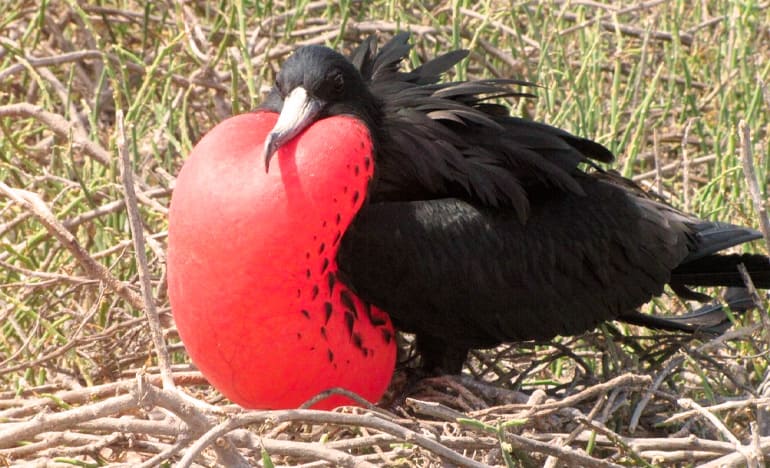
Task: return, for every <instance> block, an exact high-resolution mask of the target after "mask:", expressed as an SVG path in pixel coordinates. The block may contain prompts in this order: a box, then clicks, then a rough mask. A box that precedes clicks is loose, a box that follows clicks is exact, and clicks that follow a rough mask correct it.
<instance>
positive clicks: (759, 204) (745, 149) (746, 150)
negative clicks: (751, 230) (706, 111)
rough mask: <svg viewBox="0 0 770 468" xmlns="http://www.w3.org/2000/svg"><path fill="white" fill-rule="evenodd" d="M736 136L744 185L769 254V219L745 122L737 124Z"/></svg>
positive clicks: (749, 130)
mask: <svg viewBox="0 0 770 468" xmlns="http://www.w3.org/2000/svg"><path fill="white" fill-rule="evenodd" d="M738 134H739V135H738V136H739V137H740V138H739V139H740V142H741V162H742V163H743V174H744V175H745V176H746V183H747V184H748V186H749V194H750V195H751V201H752V202H753V203H754V210H755V211H756V212H757V216H759V228H760V229H761V230H762V235H763V236H764V237H765V244H766V246H767V250H768V251H769V252H770V219H768V217H767V207H765V204H764V202H763V201H762V195H761V193H762V192H760V190H759V182H758V181H757V171H756V169H755V168H754V158H753V155H752V150H751V129H750V128H749V126H748V125H746V121H744V120H741V121H740V122H738Z"/></svg>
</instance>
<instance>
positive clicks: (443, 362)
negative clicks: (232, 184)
mask: <svg viewBox="0 0 770 468" xmlns="http://www.w3.org/2000/svg"><path fill="white" fill-rule="evenodd" d="M407 41H408V35H407V34H399V35H397V36H395V37H394V38H393V39H392V40H391V41H390V42H388V43H387V44H386V45H385V46H384V47H383V48H382V50H380V51H379V52H378V51H377V50H376V43H375V41H374V39H371V38H370V39H368V40H366V41H364V42H363V43H362V45H361V46H360V47H359V48H358V49H357V50H356V51H355V52H354V53H353V54H352V56H351V57H350V59H349V60H348V59H345V58H344V57H343V56H341V55H339V54H337V53H336V52H333V51H332V50H330V49H328V48H325V47H320V46H309V47H303V48H300V49H298V50H297V51H296V52H295V53H294V55H293V56H292V57H290V58H289V59H288V60H287V62H286V63H285V65H284V66H283V68H282V69H281V71H280V73H279V74H278V77H277V82H276V87H275V89H274V90H273V91H272V92H271V94H270V96H269V97H268V98H267V99H266V101H265V103H264V104H263V106H262V108H264V109H269V110H274V111H277V112H283V111H284V110H285V109H284V107H285V106H284V100H286V102H289V99H292V98H291V96H293V95H294V94H292V92H293V91H294V90H296V89H297V88H300V87H301V88H302V89H303V93H305V94H306V96H305V94H303V95H302V97H303V98H304V99H306V100H307V101H309V102H312V106H310V105H308V106H306V107H304V108H303V109H305V110H304V111H303V112H305V113H304V114H302V115H301V116H300V117H297V118H296V119H294V120H293V121H292V122H290V123H289V124H284V123H281V120H280V119H279V124H278V125H277V126H276V129H275V130H274V132H273V133H274V135H272V134H271V137H270V138H271V144H270V145H268V146H269V147H270V148H269V149H267V150H266V160H267V161H269V158H270V156H271V154H272V152H273V151H274V148H275V147H277V146H280V144H281V143H283V142H285V141H287V140H288V139H290V138H291V137H293V135H295V134H296V133H297V132H298V131H300V130H301V129H302V128H304V127H305V126H307V125H309V124H310V123H312V121H314V120H317V119H319V118H322V117H325V116H329V115H339V114H350V115H353V116H356V117H357V118H360V119H361V120H363V121H364V122H365V123H366V124H367V126H368V128H369V129H370V132H371V134H372V139H373V142H374V148H375V178H374V180H373V181H372V183H371V185H370V187H369V193H368V194H367V202H366V203H365V205H364V206H363V208H362V209H361V211H360V212H359V213H358V215H357V216H356V218H355V220H354V222H353V224H352V225H351V226H350V228H349V229H348V230H347V231H346V232H345V234H344V236H343V239H342V242H341V245H340V250H339V253H338V255H337V263H338V266H339V269H340V272H339V276H340V279H341V280H342V281H344V282H345V283H347V285H348V286H350V287H351V288H352V289H353V290H354V291H355V292H356V294H358V295H359V296H360V297H361V298H362V299H364V300H365V301H368V302H370V303H372V304H375V305H377V306H379V307H380V308H382V309H384V310H386V311H387V312H388V313H389V314H390V315H391V317H392V319H393V321H394V323H395V325H396V326H397V327H398V328H399V329H401V330H404V331H408V332H413V333H416V335H417V341H418V349H419V350H420V352H421V354H422V356H423V366H424V367H426V368H428V370H435V369H441V370H443V371H446V372H458V371H459V370H460V368H461V366H462V363H463V361H464V359H465V355H466V353H467V351H468V350H469V349H472V348H485V347H491V346H495V345H497V344H499V343H503V342H509V341H518V340H529V339H548V338H551V337H553V336H555V335H559V334H561V335H569V334H576V333H581V332H583V331H586V330H589V329H591V328H593V327H595V326H596V325H597V324H599V323H601V322H603V321H606V320H612V319H619V320H623V321H626V322H629V323H635V324H640V325H646V326H651V327H656V328H668V329H682V330H692V329H693V327H694V326H696V325H697V323H698V322H697V320H696V319H695V318H693V320H692V323H686V322H685V321H678V320H668V319H663V318H659V317H652V316H649V315H644V314H641V313H639V312H637V311H636V308H637V307H638V306H640V305H642V304H644V303H645V302H647V301H648V300H650V299H651V298H652V297H653V296H656V295H659V294H661V293H662V292H663V287H664V285H666V284H670V285H671V287H672V288H673V290H674V291H676V292H677V293H678V294H680V295H682V296H683V297H685V298H695V299H704V296H703V295H702V294H699V293H695V292H693V291H691V290H690V289H689V287H690V286H717V285H724V286H740V285H741V284H742V282H741V279H740V276H739V274H738V271H737V264H738V263H745V264H746V266H747V267H748V268H749V270H750V271H751V272H752V274H753V276H754V281H755V283H756V284H757V286H758V287H762V288H768V287H770V262H769V261H768V258H767V257H765V256H762V255H719V254H718V252H719V251H721V250H723V249H725V248H728V247H731V246H734V245H737V244H740V243H743V242H747V241H750V240H753V239H756V238H758V237H760V236H759V233H758V232H756V231H754V230H751V229H747V228H742V227H739V226H733V225H729V224H723V223H715V222H708V221H702V220H699V219H697V218H695V217H693V216H691V215H687V214H684V213H682V212H679V211H677V210H675V209H673V208H672V207H670V206H669V205H667V204H665V203H662V202H660V201H657V200H655V199H654V198H652V197H649V196H647V194H646V193H644V192H643V191H642V190H641V189H639V188H638V187H636V186H635V185H634V184H633V183H632V182H631V181H629V180H627V179H623V178H622V177H620V176H619V175H617V174H615V173H612V172H609V171H604V170H602V169H600V168H599V167H598V166H597V165H596V164H595V163H594V162H593V161H600V162H610V161H611V160H612V159H613V156H612V154H611V153H610V152H609V151H608V150H607V149H606V148H604V147H603V146H601V145H599V144H598V143H595V142H593V141H591V140H588V139H584V138H580V137H577V136H575V135H572V134H570V133H568V132H565V131H563V130H560V129H557V128H554V127H551V126H549V125H546V124H542V123H538V122H534V121H531V120H526V119H522V118H516V117H511V116H510V115H509V113H508V111H507V109H506V108H505V107H504V106H502V105H500V104H497V103H493V102H490V99H493V98H499V97H510V96H529V94H527V93H521V92H517V91H514V90H513V89H512V88H511V87H512V86H524V87H529V86H532V85H531V84H530V83H526V82H522V81H517V80H480V81H464V82H448V83H440V82H439V79H440V77H441V75H442V74H443V73H444V72H446V71H447V70H449V69H450V68H451V67H452V66H454V65H455V64H456V63H457V62H458V61H460V60H462V59H463V58H464V57H465V56H466V55H467V52H465V51H454V52H450V53H448V54H445V55H442V56H440V57H438V58H436V59H433V60H431V61H429V62H426V63H425V64H423V65H422V66H420V67H418V68H416V69H414V70H412V71H410V72H404V71H401V69H400V64H401V62H402V61H403V60H404V58H405V57H406V55H407V54H408V52H409V45H408V44H407ZM292 102H294V101H292ZM281 118H282V119H283V118H284V116H283V115H282V116H281ZM289 120H290V117H287V118H286V121H287V122H288V121H289ZM279 127H281V128H279ZM284 127H286V128H284ZM693 324H695V325H693Z"/></svg>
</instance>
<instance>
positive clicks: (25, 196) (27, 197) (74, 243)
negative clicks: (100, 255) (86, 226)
mask: <svg viewBox="0 0 770 468" xmlns="http://www.w3.org/2000/svg"><path fill="white" fill-rule="evenodd" d="M0 193H4V194H5V195H6V196H7V197H8V198H10V199H11V200H13V201H14V202H15V203H17V204H18V205H20V206H22V207H23V208H24V209H26V210H27V211H29V212H30V213H32V214H34V215H35V217H37V219H38V220H39V221H40V222H41V223H42V224H43V226H45V228H46V229H48V232H50V233H51V234H52V235H53V236H54V237H56V239H58V240H59V242H61V244H62V245H63V246H64V247H66V248H67V250H69V251H70V253H72V256H73V257H75V259H76V260H77V261H78V263H80V265H81V266H82V267H83V269H84V270H85V271H86V274H87V275H88V276H89V277H90V278H94V279H97V280H99V281H102V282H104V284H106V285H107V287H108V288H110V289H111V290H113V291H115V293H117V294H118V295H119V296H120V297H122V298H123V299H124V300H125V301H126V302H128V303H129V304H131V305H132V306H133V307H135V308H137V309H140V310H141V309H142V308H144V301H143V300H142V298H141V297H140V296H139V295H138V294H136V293H135V292H134V291H132V290H131V289H129V287H128V285H126V284H125V283H123V282H122V281H120V280H118V279H117V278H115V277H114V276H113V275H112V273H110V271H109V270H108V269H107V268H106V267H105V266H104V265H102V264H101V263H99V262H97V261H96V260H94V259H93V257H91V255H90V254H89V253H88V251H87V250H86V249H84V248H83V246H82V245H80V243H79V242H78V240H77V239H76V238H75V236H74V235H73V234H72V233H71V232H69V231H68V230H67V229H66V228H65V227H64V226H62V224H61V223H60V222H59V220H57V219H56V217H55V216H54V215H53V213H51V210H49V209H48V205H46V204H45V202H43V200H41V199H40V196H39V195H37V194H36V193H33V192H29V191H27V190H21V189H14V188H11V187H9V186H8V185H6V184H5V182H2V181H0Z"/></svg>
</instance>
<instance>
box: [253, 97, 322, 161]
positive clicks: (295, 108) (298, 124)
mask: <svg viewBox="0 0 770 468" xmlns="http://www.w3.org/2000/svg"><path fill="white" fill-rule="evenodd" d="M321 109H323V102H322V101H320V100H318V99H315V98H312V97H310V96H309V95H308V93H307V91H306V90H305V88H303V87H302V86H298V87H296V88H294V89H293V90H292V91H291V92H290V93H289V95H288V96H286V99H284V101H283V109H281V115H279V116H278V122H276V123H275V127H273V130H272V131H271V132H270V133H269V134H268V135H267V138H266V139H265V148H264V152H263V157H264V159H265V172H268V171H269V170H270V159H272V157H273V155H274V154H275V152H276V151H278V148H280V147H281V146H283V145H284V144H285V143H286V142H288V141H289V140H291V139H292V138H294V137H295V136H297V135H298V134H299V133H300V132H301V131H302V130H304V129H305V127H307V126H308V125H310V124H312V123H313V122H314V121H315V119H316V117H317V116H318V114H319V113H320V112H321Z"/></svg>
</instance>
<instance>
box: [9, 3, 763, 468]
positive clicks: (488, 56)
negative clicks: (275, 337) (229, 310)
mask: <svg viewBox="0 0 770 468" xmlns="http://www.w3.org/2000/svg"><path fill="white" fill-rule="evenodd" d="M0 7H2V14H1V15H0V233H2V244H1V245H2V249H1V250H0V274H1V275H2V281H1V282H0V320H1V323H2V329H1V330H0V385H2V393H0V418H2V419H0V421H1V422H0V463H4V464H10V465H16V464H20V465H21V464H26V463H29V464H32V465H35V466H64V465H67V466H69V465H77V466H89V467H90V466H101V465H120V464H124V465H130V466H156V465H160V464H165V465H168V464H176V463H179V464H181V465H182V466H190V465H191V464H194V465H202V466H213V465H217V464H220V465H228V466H238V465H243V466H246V465H249V464H252V465H253V464H261V466H273V465H297V466H306V467H310V466H313V467H320V466H338V465H340V466H373V465H397V466H455V465H457V466H487V465H498V466H499V465H502V466H505V465H507V466H541V465H547V466H579V465H582V466H590V467H593V466H597V467H598V466H618V465H631V466H637V465H661V466H693V465H700V464H703V466H743V465H746V464H749V465H751V466H761V465H762V464H764V463H765V462H764V460H765V459H766V457H768V456H770V419H768V414H767V413H766V411H767V405H768V397H769V396H770V393H768V391H767V387H768V384H767V382H766V380H765V378H766V375H767V371H768V356H767V351H768V349H770V347H768V344H769V343H770V329H768V328H767V327H766V324H767V315H766V312H767V308H766V306H765V307H764V309H763V310H764V311H763V312H762V313H760V312H757V311H755V312H752V313H749V314H747V315H746V316H743V317H736V319H735V322H736V323H735V324H734V326H733V327H732V329H731V330H730V331H729V332H728V333H726V334H725V335H724V336H721V337H717V338H714V337H694V338H693V337H690V336H683V335H676V334H669V333H653V332H649V331H647V330H640V329H637V328H634V327H620V326H619V325H618V324H607V325H605V326H603V327H601V328H600V329H598V330H595V331H593V332H590V333H587V334H586V335H584V336H580V337H565V338H560V339H558V340H556V341H555V342H553V343H524V344H518V345H516V346H510V347H503V348H501V349H498V350H492V351H485V352H474V353H473V355H472V358H471V359H470V361H469V364H468V369H467V373H468V375H470V376H473V378H469V377H467V376H466V378H463V379H453V380H452V379H439V380H434V381H432V382H426V383H425V384H424V385H423V386H422V388H420V389H419V391H418V392H417V393H416V394H415V395H414V398H412V399H409V400H406V401H405V402H403V404H399V405H396V406H395V407H394V406H392V405H391V406H386V407H385V409H383V408H374V407H371V408H341V409H339V410H338V411H335V412H318V411H311V410H296V411H275V412H254V411H242V410H240V409H239V408H237V407H233V406H232V405H228V403H227V402H226V401H223V400H222V399H221V397H219V396H218V395H217V393H216V392H215V391H214V390H212V389H211V388H210V387H208V386H207V385H206V384H205V381H204V380H203V379H202V377H201V376H200V375H199V374H198V373H197V372H195V370H194V369H193V368H191V366H190V365H189V364H188V362H189V361H188V359H187V357H186V355H185V353H184V349H183V347H182V345H181V344H180V342H179V339H178V337H177V335H176V333H175V329H174V324H173V321H172V319H171V316H170V314H169V308H168V301H167V296H166V292H165V262H164V250H165V237H166V231H165V229H166V215H167V207H168V201H169V195H170V193H171V191H172V189H173V184H174V174H176V173H177V172H178V170H179V167H180V165H181V163H182V161H183V160H184V157H185V155H186V154H187V153H188V152H189V150H190V148H191V147H192V145H193V144H194V143H195V141H197V140H198V139H199V138H200V136H201V135H202V134H203V133H205V131H206V130H207V129H209V128H211V127H212V126H213V125H215V123H216V122H218V121H220V120H222V119H224V118H225V117H227V116H229V115H232V114H235V113H240V112H244V111H248V110H249V109H252V108H254V107H255V106H256V105H258V103H259V102H260V100H261V98H262V95H263V93H264V91H265V90H266V89H267V88H268V87H269V86H270V84H271V83H272V79H273V75H274V72H275V71H276V70H277V68H278V67H279V65H280V63H281V61H282V60H283V59H285V57H286V56H287V54H289V53H290V52H291V50H292V49H293V48H295V47H296V46H297V45H299V44H308V43H326V44H329V45H331V46H333V47H336V48H339V49H345V50H349V49H350V48H351V47H352V46H353V45H355V44H356V43H357V41H358V40H360V38H362V37H364V36H365V35H368V34H372V33H376V34H379V35H381V36H382V37H383V40H384V39H385V38H387V37H388V36H389V35H391V34H392V33H394V32H395V31H398V30H405V29H408V30H411V31H413V32H414V38H413V40H414V43H415V48H414V52H413V54H412V61H413V64H414V63H419V61H420V59H421V58H425V57H429V56H432V55H434V54H435V53H437V52H440V51H446V50H449V49H451V48H456V47H465V48H469V49H470V50H471V51H472V55H471V58H470V60H468V61H467V62H466V63H464V64H462V65H461V66H460V67H458V69H457V70H456V71H455V73H456V75H457V76H459V77H461V78H462V77H489V76H504V77H518V78H523V79H527V80H530V81H534V82H537V83H540V84H541V85H542V88H539V89H538V90H537V91H536V93H537V95H538V99H536V100H529V101H518V102H511V105H512V108H513V111H514V112H516V113H518V114H524V115H528V116H531V117H532V118H535V119H538V120H545V121H548V122H550V123H552V124H555V125H558V126H562V127H564V128H567V129H569V130H571V131H573V132H575V133H578V134H580V135H583V136H589V137H592V138H595V139H597V140H598V141H600V142H601V143H603V144H605V145H607V146H608V147H609V148H611V149H612V150H613V151H614V152H616V154H618V159H619V160H618V163H617V165H616V167H617V168H618V169H619V170H620V171H621V172H623V173H624V174H625V175H628V176H634V178H635V180H637V181H638V182H640V183H641V184H643V185H645V186H647V187H650V188H653V189H654V190H656V191H657V192H658V193H661V194H663V195H664V196H666V197H668V199H669V200H670V201H671V202H672V203H673V204H675V205H676V206H678V207H681V208H685V209H687V210H690V211H692V212H695V213H697V214H699V215H700V216H702V217H704V218H710V219H712V218H713V219H720V220H725V221H731V222H735V223H739V224H745V225H749V226H752V227H759V225H760V222H759V219H760V217H759V214H758V209H757V207H756V205H755V204H754V203H752V199H751V197H750V196H749V190H748V187H749V185H748V183H747V180H751V179H752V178H753V179H754V180H757V181H759V183H758V187H759V193H758V194H757V197H756V198H757V199H758V200H759V201H760V204H761V203H762V200H766V197H767V192H768V184H767V180H768V179H767V176H768V164H769V163H768V161H770V149H769V145H768V136H767V133H768V130H769V129H770V117H769V112H768V109H770V91H768V88H767V87H766V82H767V80H768V74H769V73H770V4H768V3H767V2H763V3H761V2H756V1H746V2H723V1H717V0H703V1H701V2H687V1H684V0H679V1H677V0H673V1H660V0H652V1H646V2H634V3H627V5H626V6H624V7H622V8H621V7H617V6H610V5H603V4H600V3H595V2H591V1H574V2H560V1H557V2H550V3H548V2H546V3H536V2H525V3H522V2H511V3H509V2H497V1H487V2H482V3H481V4H478V5H477V4H476V2H463V1H454V2H426V3H408V2H397V1H386V0H377V1H373V2H359V1H352V0H348V1H343V2H342V4H341V5H335V6H330V5H327V4H326V3H325V2H307V1H303V2H300V6H298V7H296V8H294V7H293V6H289V5H285V4H284V3H283V2H279V1H276V2H269V3H268V4H266V5H264V4H262V3H261V2H257V4H256V5H252V4H246V3H238V2H236V3H234V4H231V3H229V2H225V1H222V2H219V3H215V2H204V1H196V0H193V1H189V2H186V3H184V4H177V3H175V2H157V3H156V2H148V3H146V4H145V3H140V2H136V1H132V0H127V1H123V2H114V1H109V2H101V3H100V5H99V6H97V5H89V4H86V3H85V2H82V3H78V2H75V1H74V0H70V1H59V0H52V1H47V2H42V4H41V3H40V2H14V1H7V0H6V1H3V2H2V3H0ZM741 121H744V122H745V125H743V126H742V127H740V126H739V123H740V122H741ZM739 127H740V130H741V131H739ZM742 153H743V154H744V155H745V156H746V158H747V159H748V160H751V161H752V162H753V165H754V173H753V174H752V173H751V172H748V173H747V172H745V171H744V170H743V167H742V164H741V157H740V156H741V154H742ZM121 160H127V161H128V162H129V163H128V166H127V167H128V169H127V170H123V171H121V168H122V166H121V164H120V161H121ZM746 174H748V176H747V175H746ZM126 188H132V189H133V190H126ZM132 192H135V193H134V194H133V195H132ZM765 204H766V203H765ZM130 213H133V214H137V215H138V216H136V217H130V216H129V214H130ZM132 219H133V221H134V223H133V225H134V226H135V227H136V229H135V232H136V233H137V234H138V235H137V236H135V237H134V239H133V240H132V236H131V229H130V225H131V221H132ZM134 241H137V242H138V241H142V242H143V245H139V248H136V246H135V245H136V244H134V243H133V242H134ZM748 248H749V249H754V250H756V251H764V252H767V250H766V247H765V246H763V245H762V243H761V242H760V243H755V244H754V245H753V246H751V247H748ZM137 252H138V253H141V254H142V255H137ZM144 261H146V265H143V263H144ZM688 306H689V305H688V304H684V303H682V302H681V301H679V300H678V299H676V298H675V297H673V296H666V297H664V298H662V299H660V300H657V301H655V302H654V303H652V304H651V305H650V306H648V307H647V309H648V311H650V312H655V313H664V314H665V313H678V312H681V311H683V310H685V309H686V308H687V307H688ZM147 317H150V318H152V317H156V319H157V322H156V329H157V330H159V333H161V332H162V338H163V339H162V340H156V341H163V342H165V344H163V343H153V338H152V337H153V334H152V333H151V330H152V329H153V327H152V326H151V325H152V323H153V321H152V320H150V321H149V322H148V320H149V319H148V318H147ZM148 323H149V324H148ZM158 336H160V335H158ZM158 349H166V350H167V351H168V353H169V354H170V362H171V374H166V378H167V379H166V380H167V381H166V385H165V386H164V387H163V388H161V387H160V386H159V385H160V382H161V377H160V374H159V370H158V367H157V364H158V360H157V356H158ZM162 354H163V353H161V355H162ZM172 378H173V381H174V382H175V384H176V387H175V388H177V389H181V391H182V392H184V394H187V395H191V396H192V397H194V398H190V397H183V396H181V395H182V394H180V393H179V392H178V391H177V390H175V389H174V387H173V385H172V382H171V379H172ZM482 382H486V384H482Z"/></svg>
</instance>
